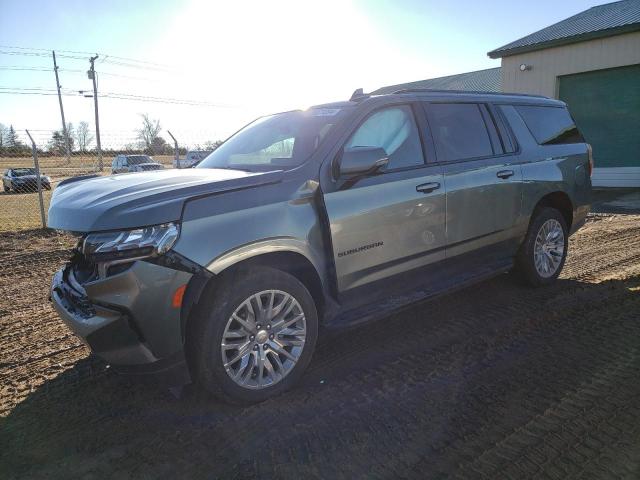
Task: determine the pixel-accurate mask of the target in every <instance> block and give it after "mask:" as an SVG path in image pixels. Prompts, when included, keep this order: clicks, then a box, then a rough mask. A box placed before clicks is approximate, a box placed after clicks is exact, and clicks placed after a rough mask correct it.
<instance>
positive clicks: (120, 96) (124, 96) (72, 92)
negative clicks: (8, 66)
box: [0, 87, 239, 108]
mask: <svg viewBox="0 0 640 480" xmlns="http://www.w3.org/2000/svg"><path fill="white" fill-rule="evenodd" d="M62 90H63V91H62V92H61V94H62V95H64V96H68V97H76V98H80V97H78V94H79V93H80V92H85V91H87V90H84V89H77V90H76V89H72V88H62ZM0 93H5V94H9V93H15V94H16V95H30V94H33V95H57V91H56V90H55V89H51V88H41V87H31V88H24V87H0ZM98 98H112V99H117V100H131V101H139V102H151V103H166V104H173V105H191V106H199V107H215V108H239V106H237V105H229V104H222V103H213V102H205V101H202V100H189V99H183V98H170V97H154V96H150V95H134V94H129V93H121V92H104V93H101V94H100V95H99V96H98Z"/></svg>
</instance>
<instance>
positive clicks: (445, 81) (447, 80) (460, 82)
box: [371, 67, 502, 95]
mask: <svg viewBox="0 0 640 480" xmlns="http://www.w3.org/2000/svg"><path fill="white" fill-rule="evenodd" d="M412 88H432V89H434V90H472V91H478V92H500V91H501V90H502V75H501V73H500V67H496V68H488V69H486V70H476V71H475V72H467V73H460V74H458V75H448V76H446V77H438V78H430V79H427V80H418V81H417V82H409V83H399V84H398V85H390V86H388V87H382V88H379V89H377V90H374V91H373V92H371V94H372V95H385V94H388V93H393V92H397V91H398V90H407V89H412Z"/></svg>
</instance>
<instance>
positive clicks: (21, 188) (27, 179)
mask: <svg viewBox="0 0 640 480" xmlns="http://www.w3.org/2000/svg"><path fill="white" fill-rule="evenodd" d="M40 182H41V184H42V188H44V189H45V190H51V179H50V178H49V177H47V176H46V175H44V174H42V173H41V174H40ZM2 186H3V187H4V191H5V192H10V191H11V190H13V191H14V192H37V191H38V176H37V175H36V169H35V168H10V169H8V170H6V171H5V172H4V175H3V176H2Z"/></svg>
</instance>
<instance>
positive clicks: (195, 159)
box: [173, 150, 213, 168]
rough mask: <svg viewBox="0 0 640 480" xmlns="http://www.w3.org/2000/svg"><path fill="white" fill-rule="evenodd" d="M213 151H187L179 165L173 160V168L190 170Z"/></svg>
mask: <svg viewBox="0 0 640 480" xmlns="http://www.w3.org/2000/svg"><path fill="white" fill-rule="evenodd" d="M212 151H213V150H189V151H188V152H187V154H186V155H185V157H184V158H181V159H180V161H179V163H178V161H177V160H175V159H174V160H173V168H192V167H195V166H196V165H197V164H198V163H200V162H201V161H202V160H204V159H205V158H207V157H208V156H209V155H210V154H211V152H212Z"/></svg>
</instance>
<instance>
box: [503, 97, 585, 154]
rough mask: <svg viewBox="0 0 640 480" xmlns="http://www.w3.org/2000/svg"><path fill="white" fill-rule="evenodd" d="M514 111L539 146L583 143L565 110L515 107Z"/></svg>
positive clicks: (530, 106) (524, 106)
mask: <svg viewBox="0 0 640 480" xmlns="http://www.w3.org/2000/svg"><path fill="white" fill-rule="evenodd" d="M515 109H516V110H517V112H518V113H519V114H520V116H521V117H522V119H523V120H524V123H526V124H527V127H528V128H529V131H530V132H531V134H532V135H533V137H534V138H535V139H536V142H538V144H539V145H557V144H562V143H583V142H584V138H583V137H582V135H581V134H580V132H579V131H578V128H577V127H576V124H575V123H574V122H573V119H572V118H571V115H569V111H568V110H567V109H566V108H562V107H543V106H534V105H515Z"/></svg>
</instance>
